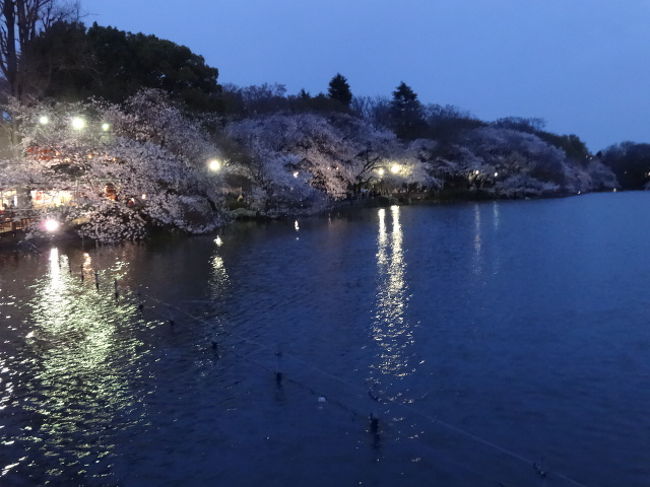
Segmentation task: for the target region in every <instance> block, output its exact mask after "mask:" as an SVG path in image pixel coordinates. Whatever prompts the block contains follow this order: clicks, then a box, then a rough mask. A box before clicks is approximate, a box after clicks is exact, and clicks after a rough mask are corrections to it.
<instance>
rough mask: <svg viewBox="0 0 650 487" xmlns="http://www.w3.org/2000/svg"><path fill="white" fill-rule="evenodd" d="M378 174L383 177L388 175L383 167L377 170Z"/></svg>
mask: <svg viewBox="0 0 650 487" xmlns="http://www.w3.org/2000/svg"><path fill="white" fill-rule="evenodd" d="M377 174H379V175H380V176H383V175H384V174H386V171H385V170H384V168H383V167H380V168H379V169H377Z"/></svg>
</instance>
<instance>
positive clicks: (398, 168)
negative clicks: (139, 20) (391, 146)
mask: <svg viewBox="0 0 650 487" xmlns="http://www.w3.org/2000/svg"><path fill="white" fill-rule="evenodd" d="M388 170H389V171H390V172H391V174H399V173H401V172H402V170H403V167H402V165H401V164H397V163H395V164H391V165H390V167H389V168H388ZM376 172H377V174H378V175H379V176H380V177H381V176H383V175H384V174H386V169H384V168H383V167H380V168H378V169H376Z"/></svg>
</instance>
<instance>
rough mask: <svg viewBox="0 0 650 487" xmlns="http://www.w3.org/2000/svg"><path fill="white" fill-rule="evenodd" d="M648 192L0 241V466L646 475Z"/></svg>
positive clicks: (172, 477)
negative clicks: (214, 229) (44, 242)
mask: <svg viewBox="0 0 650 487" xmlns="http://www.w3.org/2000/svg"><path fill="white" fill-rule="evenodd" d="M649 203H650V194H646V193H617V194H596V195H587V196H582V197H575V198H566V199H555V200H543V201H522V202H486V203H467V204H450V205H435V206H433V205H432V206H411V207H406V206H402V207H398V206H393V207H389V208H379V209H367V210H366V209H364V210H357V211H353V212H350V213H346V214H332V215H330V216H324V217H318V218H310V219H301V220H300V221H296V222H294V221H288V222H274V223H267V224H259V223H250V224H237V225H233V226H232V227H230V228H228V229H227V230H226V231H225V232H224V233H222V234H220V235H219V238H218V239H216V238H215V237H216V235H213V236H210V237H209V238H208V237H200V238H176V239H167V240H164V241H156V242H151V243H148V244H146V245H144V244H142V245H125V246H120V247H114V248H113V247H102V248H94V247H93V248H92V249H85V250H84V249H78V248H74V249H67V248H55V247H53V248H51V249H45V250H44V251H43V252H42V253H40V254H39V253H20V254H18V253H3V254H0V441H1V443H0V485H3V486H4V485H9V486H31V485H57V486H58V485H65V486H71V485H88V486H117V485H119V486H145V485H156V486H188V485H228V486H237V485H278V486H280V485H282V486H286V485H370V486H393V485H444V486H446V487H449V486H468V485H471V486H494V487H496V486H508V487H514V486H524V485H526V486H537V485H540V486H541V485H544V486H555V485H558V486H564V485H593V486H612V485H624V486H627V487H634V486H647V485H650V415H648V409H649V407H650V384H649V382H650V360H649V357H650V326H649V319H648V310H649V309H650V293H649V292H648V289H649V288H650V258H649V256H650V253H649V251H650V249H649V248H648V244H649V242H650V212H649V211H648V208H649V207H650V206H649ZM82 276H83V279H82ZM116 281H117V284H116ZM116 286H117V288H116ZM116 289H117V291H118V296H116V295H115V290H116ZM278 372H280V373H281V376H280V377H278V374H277V373H278ZM371 414H372V415H373V417H376V418H377V422H376V423H373V422H372V421H371V420H370V419H369V416H370V415H371Z"/></svg>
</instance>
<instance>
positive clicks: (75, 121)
mask: <svg viewBox="0 0 650 487" xmlns="http://www.w3.org/2000/svg"><path fill="white" fill-rule="evenodd" d="M70 126H71V127H72V129H73V130H83V129H85V128H86V121H85V120H84V119H83V118H81V117H72V120H70Z"/></svg>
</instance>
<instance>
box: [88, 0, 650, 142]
mask: <svg viewBox="0 0 650 487" xmlns="http://www.w3.org/2000/svg"><path fill="white" fill-rule="evenodd" d="M82 5H83V8H84V10H85V11H86V12H87V13H88V15H87V17H86V22H87V23H91V22H92V21H95V20H96V21H97V22H98V23H100V24H103V25H114V26H116V27H119V28H121V29H125V30H130V31H140V32H145V33H153V34H156V35H158V36H160V37H163V38H168V39H171V40H173V41H175V42H178V43H181V44H185V45H187V46H189V47H190V48H191V49H192V50H194V51H195V52H197V53H199V54H202V55H203V56H204V57H205V58H206V60H207V62H208V63H209V64H211V65H213V66H216V67H218V68H219V70H220V82H222V83H235V84H238V85H249V84H258V83H263V82H277V83H282V84H285V85H286V86H287V88H288V90H289V92H290V93H293V92H297V91H298V90H299V89H300V88H303V87H304V88H306V89H307V90H308V91H310V92H312V93H317V92H319V91H324V90H326V88H327V82H328V81H329V79H330V78H331V76H332V75H334V74H335V73H336V72H339V71H340V72H341V73H343V74H344V75H345V76H347V77H348V79H349V81H350V83H351V85H352V89H353V91H354V93H355V94H361V95H379V94H383V95H390V92H391V91H392V90H393V89H394V87H395V86H396V85H397V84H398V83H399V82H400V81H401V80H404V81H406V82H407V83H409V84H410V85H411V86H412V87H413V88H414V89H415V90H416V92H417V93H418V94H419V95H420V98H421V100H422V101H423V102H435V103H441V104H447V103H450V104H454V105H458V106H460V107H461V108H465V109H467V110H469V111H471V112H472V113H474V114H475V115H477V116H479V117H481V118H485V119H494V118H498V117H502V116H506V115H520V116H538V117H542V118H544V119H546V121H547V122H548V128H549V129H551V130H554V131H559V132H566V133H576V134H578V135H579V136H580V137H582V138H583V139H585V140H586V141H587V143H588V144H589V146H590V148H591V149H592V150H598V149H600V148H603V147H604V146H606V145H609V144H611V143H614V142H619V141H622V140H635V141H639V142H650V95H649V91H650V56H649V54H650V28H649V27H648V26H650V0H399V1H398V0H184V1H182V2H179V1H178V0H174V1H172V0H110V1H107V0H82Z"/></svg>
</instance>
